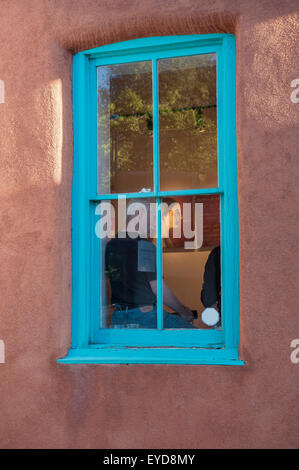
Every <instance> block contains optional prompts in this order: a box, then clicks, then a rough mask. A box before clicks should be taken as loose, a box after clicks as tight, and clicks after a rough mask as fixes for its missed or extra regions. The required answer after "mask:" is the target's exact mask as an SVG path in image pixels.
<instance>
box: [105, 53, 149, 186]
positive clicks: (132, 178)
mask: <svg viewBox="0 0 299 470" xmlns="http://www.w3.org/2000/svg"><path fill="white" fill-rule="evenodd" d="M97 81H98V84H97V90H98V193H99V194H110V193H128V192H139V191H141V190H142V189H143V188H147V189H149V188H153V130H152V129H153V122H152V64H151V61H145V62H133V63H128V64H117V65H106V66H101V67H98V69H97Z"/></svg>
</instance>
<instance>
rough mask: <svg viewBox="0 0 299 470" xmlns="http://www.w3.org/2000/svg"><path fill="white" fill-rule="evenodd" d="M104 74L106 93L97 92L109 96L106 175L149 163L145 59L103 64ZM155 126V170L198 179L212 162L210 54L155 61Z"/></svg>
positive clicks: (148, 95) (149, 88) (213, 118)
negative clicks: (157, 144)
mask: <svg viewBox="0 0 299 470" xmlns="http://www.w3.org/2000/svg"><path fill="white" fill-rule="evenodd" d="M109 75H110V89H109V96H108V97H107V98H106V97H105V96H103V95H106V93H107V91H108V90H103V89H102V90H101V94H102V100H105V99H107V100H109V114H110V141H111V143H110V149H111V157H112V154H114V156H113V158H114V160H115V158H117V162H116V166H115V162H114V165H112V167H111V173H112V175H111V176H113V174H115V170H117V171H121V170H124V171H144V170H148V169H150V168H151V167H152V77H151V62H146V61H145V62H139V63H137V62H136V63H130V64H121V65H114V66H109ZM107 104H108V101H107ZM99 122H100V119H99ZM159 125H160V156H161V170H162V171H163V170H165V171H176V172H177V171H188V172H193V173H194V174H196V175H197V176H198V177H199V180H204V178H205V177H206V175H208V174H209V172H211V171H212V170H213V169H214V168H215V167H216V166H217V132H216V131H217V112H216V56H215V55H214V54H206V55H201V56H199V55H197V56H191V57H182V58H173V59H163V60H160V61H159ZM115 149H117V152H116V155H117V157H115ZM113 158H111V159H112V160H113Z"/></svg>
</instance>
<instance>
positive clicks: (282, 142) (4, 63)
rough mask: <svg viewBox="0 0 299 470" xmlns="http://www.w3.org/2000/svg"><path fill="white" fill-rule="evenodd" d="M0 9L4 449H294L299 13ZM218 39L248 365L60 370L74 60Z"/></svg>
mask: <svg viewBox="0 0 299 470" xmlns="http://www.w3.org/2000/svg"><path fill="white" fill-rule="evenodd" d="M1 8H2V12H4V14H2V16H1V19H0V37H1V51H0V76H1V79H2V80H4V82H5V88H6V97H5V104H3V105H2V106H1V107H0V141H1V149H0V151H1V159H0V162H1V163H0V165H1V181H0V189H1V222H2V225H1V262H0V266H1V277H0V279H1V293H2V295H1V311H0V325H1V331H0V337H1V339H2V340H3V341H4V342H5V353H6V354H5V364H1V365H0V397H1V425H0V442H1V447H2V448H14V447H25V448H31V447H42V448H47V447H82V448H88V447H101V448H109V447H110V448H111V447H114V448H116V447H137V448H138V447H148V448H153V447H158V448H163V447H169V448H176V447H177V448H183V447H189V448H192V447H198V448H205V447H219V448H223V447H249V448H252V447H297V445H298V420H297V416H296V412H295V410H296V407H297V397H296V394H297V382H296V380H297V377H298V364H293V363H292V362H291V360H290V354H291V352H292V350H291V348H290V343H291V341H292V340H293V339H294V338H296V337H298V311H299V305H298V304H299V299H298V295H296V286H297V284H298V280H299V267H298V259H297V256H296V250H297V249H298V248H297V247H298V242H299V240H298V233H299V230H298V229H299V221H298V216H297V214H298V211H297V200H298V168H299V167H298V157H297V154H298V138H299V135H298V108H297V106H299V105H298V104H296V103H293V102H292V101H291V99H290V95H291V93H292V92H293V91H294V88H292V87H291V82H292V81H293V80H294V79H296V78H298V68H297V64H298V54H297V51H298V48H297V41H298V28H299V18H298V2H297V0H287V1H285V2H280V1H278V0H277V1H276V0H275V1H271V2H270V1H266V0H262V1H261V0H252V1H251V2H248V1H247V0H238V1H236V0H215V1H214V2H211V1H208V0H202V1H201V2H200V3H199V2H198V1H196V0H184V2H178V1H174V0H173V1H172V0H169V1H162V0H148V1H146V2H140V1H137V0H135V1H134V0H133V1H130V2H128V1H125V0H110V1H109V2H107V1H104V0H101V1H99V0H86V1H84V2H80V1H78V0H75V1H74V0H73V1H71V0H60V1H51V2H44V1H41V0H28V1H26V2H19V1H17V0H13V1H8V0H6V1H5V0H3V1H2V2H1ZM217 32H227V33H233V34H235V35H236V39H237V143H238V181H239V206H240V276H241V279H240V280H241V348H240V349H241V353H240V356H241V357H242V358H243V359H245V361H246V366H245V367H243V368H241V367H235V368H234V367H230V366H227V367H224V366H222V365H219V366H208V365H204V366H178V365H141V364H136V365H129V366H126V365H105V366H98V365H97V366H93V365H80V364H75V365H67V366H66V365H60V364H57V362H56V359H57V358H58V357H63V356H65V355H66V353H67V351H68V348H69V346H70V338H71V245H70V239H71V185H72V155H73V148H72V95H71V86H72V80H71V64H72V52H77V51H79V50H84V49H88V48H92V47H97V46H101V45H103V44H109V43H113V42H116V41H125V40H129V39H133V38H137V37H146V36H160V35H172V34H205V33H217ZM58 170H59V171H58ZM178 430H179V432H178Z"/></svg>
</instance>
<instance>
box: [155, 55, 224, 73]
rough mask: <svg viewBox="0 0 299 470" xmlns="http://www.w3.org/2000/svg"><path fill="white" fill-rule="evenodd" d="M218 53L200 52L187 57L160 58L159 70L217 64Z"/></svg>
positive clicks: (196, 67) (184, 68) (198, 67)
mask: <svg viewBox="0 0 299 470" xmlns="http://www.w3.org/2000/svg"><path fill="white" fill-rule="evenodd" d="M216 59H217V56H216V54H198V55H193V56H185V57H173V58H170V59H159V61H158V62H159V71H161V72H164V71H166V70H171V71H174V70H186V69H200V68H201V67H207V66H211V65H213V66H215V65H216Z"/></svg>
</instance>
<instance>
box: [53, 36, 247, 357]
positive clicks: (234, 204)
mask: <svg viewBox="0 0 299 470" xmlns="http://www.w3.org/2000/svg"><path fill="white" fill-rule="evenodd" d="M206 53H216V54H217V132H218V134H217V138H218V187H217V188H209V189H193V190H190V191H159V115H158V114H159V113H158V70H157V61H158V59H161V58H168V57H179V56H187V55H194V54H206ZM141 60H142V61H144V60H151V61H152V70H153V80H152V81H153V135H154V141H153V153H154V190H153V192H151V193H147V197H153V198H157V202H158V204H157V206H158V209H157V215H158V219H157V220H158V233H159V232H160V233H161V214H160V203H161V198H162V197H165V196H171V195H174V194H175V195H184V194H188V195H190V194H194V195H207V194H218V195H219V196H220V218H221V266H222V270H221V271H222V272H221V276H222V279H221V282H222V308H223V330H222V331H217V330H163V329H162V328H161V327H162V311H163V305H162V241H161V239H160V238H159V237H158V241H157V277H158V295H157V304H158V329H157V330H143V329H137V330H128V329H126V330H113V329H112V330H111V329H110V330H109V329H102V330H101V329H100V328H99V306H100V289H99V288H98V286H99V285H100V276H99V264H98V262H97V260H99V256H100V250H99V242H98V240H97V238H96V236H95V234H94V227H95V223H96V218H95V217H96V216H95V210H94V209H95V205H96V204H97V203H99V202H100V201H101V200H105V199H106V200H111V199H116V198H117V197H118V195H117V194H105V195H98V193H97V73H96V72H97V67H98V66H100V65H108V64H117V63H125V62H136V61H141ZM73 127H74V165H73V193H72V259H73V263H72V282H73V284H72V285H73V300H72V344H71V348H70V350H69V352H68V354H67V356H66V357H65V358H61V359H58V362H60V363H64V364H74V363H83V364H85V363H86V364H109V363H110V364H112V363H117V364H121V363H125V364H128V363H160V364H163V363H165V364H210V365H213V364H216V365H218V364H224V365H243V361H242V360H240V359H239V353H238V346H239V335H240V327H239V304H240V299H239V223H238V189H237V154H236V42H235V37H234V36H233V35H231V34H209V35H191V36H164V37H152V38H143V39H135V40H131V41H126V42H121V43H116V44H111V45H106V46H102V47H98V48H95V49H90V50H87V51H82V52H79V53H78V54H76V55H74V58H73ZM124 196H126V197H134V198H135V197H142V196H143V195H142V194H140V193H130V194H126V195H124ZM143 197H144V196H143Z"/></svg>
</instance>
